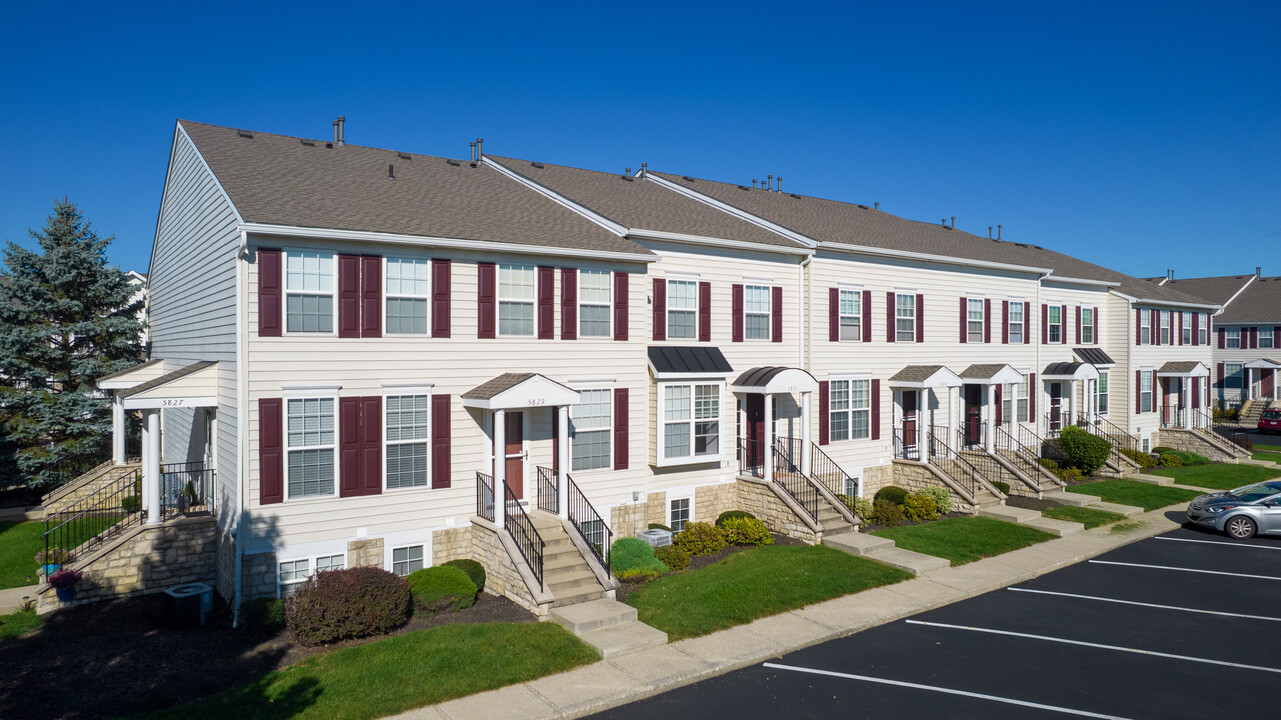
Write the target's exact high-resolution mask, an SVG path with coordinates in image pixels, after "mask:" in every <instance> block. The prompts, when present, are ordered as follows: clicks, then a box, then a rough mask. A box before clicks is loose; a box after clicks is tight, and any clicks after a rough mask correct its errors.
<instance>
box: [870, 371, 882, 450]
mask: <svg viewBox="0 0 1281 720" xmlns="http://www.w3.org/2000/svg"><path fill="white" fill-rule="evenodd" d="M872 439H873V440H880V439H881V381H880V380H876V379H873V380H872Z"/></svg>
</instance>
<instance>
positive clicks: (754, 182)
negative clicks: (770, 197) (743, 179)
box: [752, 178, 756, 187]
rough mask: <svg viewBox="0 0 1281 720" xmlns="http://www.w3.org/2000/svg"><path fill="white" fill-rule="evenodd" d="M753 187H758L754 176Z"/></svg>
mask: <svg viewBox="0 0 1281 720" xmlns="http://www.w3.org/2000/svg"><path fill="white" fill-rule="evenodd" d="M752 187H756V178H752Z"/></svg>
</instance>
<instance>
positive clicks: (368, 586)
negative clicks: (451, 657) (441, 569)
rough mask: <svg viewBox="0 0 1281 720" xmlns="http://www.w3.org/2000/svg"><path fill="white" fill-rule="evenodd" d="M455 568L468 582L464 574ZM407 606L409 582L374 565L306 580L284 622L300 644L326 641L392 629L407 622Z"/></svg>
mask: <svg viewBox="0 0 1281 720" xmlns="http://www.w3.org/2000/svg"><path fill="white" fill-rule="evenodd" d="M452 569H453V570H454V571H455V572H457V573H459V574H460V575H462V576H463V579H464V580H466V578H467V575H466V573H464V572H463V571H462V570H458V569H457V568H452ZM467 582H468V583H469V584H470V583H471V581H470V580H468V581H467ZM409 606H410V595H409V586H408V585H406V584H405V580H404V579H403V578H401V577H398V576H396V575H394V574H392V573H389V572H387V571H386V570H383V569H381V568H376V567H354V568H346V569H343V570H332V571H330V572H323V573H320V574H318V575H316V577H315V578H313V579H312V580H311V581H310V582H306V583H303V584H302V585H301V586H299V588H298V591H297V592H296V593H294V596H293V597H291V598H289V599H288V600H287V601H286V602H285V626H286V627H288V628H289V632H290V633H292V634H293V636H294V639H296V640H297V641H298V642H299V643H301V644H303V645H322V644H325V643H332V642H337V641H339V640H346V639H348V638H358V637H366V636H368V635H381V634H383V633H386V632H389V631H391V630H393V629H395V628H397V627H399V626H401V625H403V624H404V623H405V620H406V619H407V618H408V617H409Z"/></svg>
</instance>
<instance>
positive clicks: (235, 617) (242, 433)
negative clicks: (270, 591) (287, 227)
mask: <svg viewBox="0 0 1281 720" xmlns="http://www.w3.org/2000/svg"><path fill="white" fill-rule="evenodd" d="M248 245H249V235H248V233H246V232H245V231H244V230H241V231H240V246H239V247H238V248H237V249H236V260H235V262H236V404H237V406H238V407H237V409H236V528H235V532H236V534H235V543H236V550H235V553H234V554H233V557H234V558H235V563H236V570H235V576H236V589H235V593H236V609H235V610H234V611H232V621H231V625H232V627H239V626H240V603H241V601H242V600H243V599H244V593H243V591H244V565H245V538H244V528H245V495H246V494H247V493H248V492H249V462H248V460H247V459H246V457H245V449H246V448H248V447H249V439H248V435H249V385H248V383H246V382H245V375H246V372H245V370H246V368H245V358H246V356H247V355H248V351H247V348H246V347H245V337H246V334H247V333H248V328H247V327H246V325H247V324H248V318H247V317H246V315H247V311H246V305H247V304H248V303H247V302H246V301H245V293H246V288H245V285H246V284H247V283H246V278H245V273H246V272H247V269H248V266H247V265H246V263H245V262H243V261H244V258H245V252H246V251H247V249H248Z"/></svg>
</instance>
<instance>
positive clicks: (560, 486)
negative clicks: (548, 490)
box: [556, 405, 569, 518]
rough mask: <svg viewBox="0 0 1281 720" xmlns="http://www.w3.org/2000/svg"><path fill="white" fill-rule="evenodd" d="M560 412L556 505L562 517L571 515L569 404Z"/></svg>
mask: <svg viewBox="0 0 1281 720" xmlns="http://www.w3.org/2000/svg"><path fill="white" fill-rule="evenodd" d="M556 412H557V413H558V414H559V416H560V417H559V418H557V426H556V427H557V428H558V434H559V435H560V437H559V438H557V440H556V448H557V453H556V454H557V455H559V457H557V458H556V468H557V472H556V506H557V507H558V508H560V513H559V514H560V516H561V517H562V518H568V517H569V406H568V405H561V406H560V407H558V408H556Z"/></svg>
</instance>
